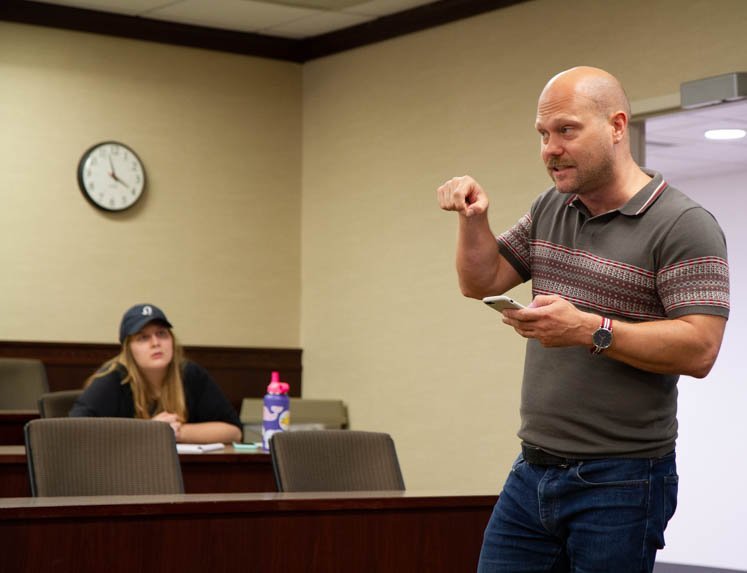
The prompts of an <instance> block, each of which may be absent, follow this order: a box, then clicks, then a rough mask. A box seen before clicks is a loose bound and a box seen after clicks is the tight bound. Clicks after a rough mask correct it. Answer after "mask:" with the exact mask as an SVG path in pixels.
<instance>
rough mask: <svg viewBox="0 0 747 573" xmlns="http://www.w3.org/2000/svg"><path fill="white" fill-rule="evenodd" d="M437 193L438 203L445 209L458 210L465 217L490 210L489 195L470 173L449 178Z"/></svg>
mask: <svg viewBox="0 0 747 573" xmlns="http://www.w3.org/2000/svg"><path fill="white" fill-rule="evenodd" d="M436 193H437V194H438V204H439V206H440V207H441V209H443V210H444V211H457V212H458V213H460V214H462V215H464V216H465V217H472V216H473V215H480V214H483V213H485V212H486V211H487V210H488V203H489V201H488V196H487V195H486V193H485V191H483V189H482V187H480V184H479V183H478V182H477V181H475V180H474V179H472V177H470V176H469V175H464V176H462V177H454V178H453V179H449V180H448V181H447V182H446V183H444V184H443V185H441V187H439V188H438V190H437V191H436Z"/></svg>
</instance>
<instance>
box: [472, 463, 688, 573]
mask: <svg viewBox="0 0 747 573" xmlns="http://www.w3.org/2000/svg"><path fill="white" fill-rule="evenodd" d="M677 482H678V477H677V467H676V463H675V454H674V452H672V453H671V454H668V455H666V456H663V457H661V458H653V459H648V458H644V459H632V458H624V459H620V458H609V459H601V460H586V461H578V462H574V463H571V464H569V465H566V466H540V465H535V464H530V463H528V462H526V461H525V460H524V458H523V456H522V455H519V457H518V458H517V459H516V461H515V462H514V465H513V467H512V468H511V473H510V474H509V476H508V479H507V480H506V483H505V485H504V487H503V491H502V492H501V494H500V497H499V498H498V502H497V503H496V504H495V508H494V510H493V515H492V516H491V518H490V521H489V522H488V525H487V527H486V529H485V536H484V538H483V545H482V551H481V552H480V562H479V565H478V567H477V570H478V573H560V572H573V573H643V572H647V573H649V572H651V571H652V570H653V567H654V559H655V557H656V551H657V549H661V548H662V547H664V529H665V528H666V526H667V522H668V521H669V519H670V518H671V517H672V515H673V514H674V510H675V508H676V506H677Z"/></svg>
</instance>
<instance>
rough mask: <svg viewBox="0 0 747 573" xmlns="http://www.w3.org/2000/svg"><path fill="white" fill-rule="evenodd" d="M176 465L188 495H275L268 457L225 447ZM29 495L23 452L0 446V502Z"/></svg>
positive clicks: (184, 457)
mask: <svg viewBox="0 0 747 573" xmlns="http://www.w3.org/2000/svg"><path fill="white" fill-rule="evenodd" d="M179 462H180V463H181V466H182V477H183V479H184V490H185V491H186V492H187V493H239V492H261V491H270V492H274V491H277V487H276V485H275V476H274V475H273V473H272V461H271V459H270V454H266V453H260V452H259V451H258V452H256V453H255V452H245V451H237V450H236V449H234V447H233V446H227V447H226V449H224V450H218V451H215V452H207V453H205V454H180V455H179ZM30 495H31V489H30V486H29V478H28V467H27V463H26V448H24V447H23V446H0V498H3V497H27V496H30ZM0 571H2V569H0Z"/></svg>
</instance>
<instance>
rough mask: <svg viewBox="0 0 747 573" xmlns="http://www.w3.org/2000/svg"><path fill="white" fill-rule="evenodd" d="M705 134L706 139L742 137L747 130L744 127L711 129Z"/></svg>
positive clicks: (746, 133)
mask: <svg viewBox="0 0 747 573" xmlns="http://www.w3.org/2000/svg"><path fill="white" fill-rule="evenodd" d="M703 135H705V137H706V139H716V140H725V139H742V138H743V137H744V136H746V135H747V131H745V130H744V129H709V130H708V131H706V132H705V133H704V134H703Z"/></svg>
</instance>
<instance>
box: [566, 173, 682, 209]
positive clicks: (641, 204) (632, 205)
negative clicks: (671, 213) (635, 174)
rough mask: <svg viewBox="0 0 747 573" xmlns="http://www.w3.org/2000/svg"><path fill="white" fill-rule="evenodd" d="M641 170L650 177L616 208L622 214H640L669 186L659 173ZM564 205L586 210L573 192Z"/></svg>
mask: <svg viewBox="0 0 747 573" xmlns="http://www.w3.org/2000/svg"><path fill="white" fill-rule="evenodd" d="M643 172H644V173H646V175H650V176H651V177H652V179H651V181H649V182H648V183H647V184H646V185H645V187H643V189H641V190H640V191H638V193H636V194H635V195H633V196H632V197H631V198H630V201H628V202H627V203H625V205H623V206H622V207H620V208H619V209H616V210H617V211H619V212H620V213H622V214H623V215H628V216H630V217H634V216H636V215H642V214H643V213H645V212H646V211H647V210H648V208H649V207H651V205H653V204H654V203H655V202H656V200H657V199H658V198H659V196H660V195H661V194H662V193H663V192H664V190H665V189H666V188H667V187H669V184H668V183H667V182H666V181H664V177H662V175H661V173H658V172H656V171H650V170H648V169H643ZM566 205H568V206H569V207H570V206H573V207H575V208H577V209H578V208H583V210H584V211H585V210H586V209H585V206H584V204H583V203H582V202H581V199H579V197H578V195H575V194H574V195H572V196H571V197H570V199H568V201H566ZM611 212H612V211H611Z"/></svg>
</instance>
